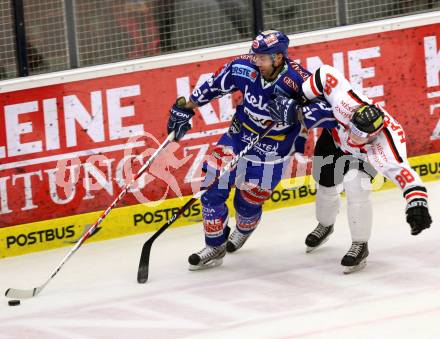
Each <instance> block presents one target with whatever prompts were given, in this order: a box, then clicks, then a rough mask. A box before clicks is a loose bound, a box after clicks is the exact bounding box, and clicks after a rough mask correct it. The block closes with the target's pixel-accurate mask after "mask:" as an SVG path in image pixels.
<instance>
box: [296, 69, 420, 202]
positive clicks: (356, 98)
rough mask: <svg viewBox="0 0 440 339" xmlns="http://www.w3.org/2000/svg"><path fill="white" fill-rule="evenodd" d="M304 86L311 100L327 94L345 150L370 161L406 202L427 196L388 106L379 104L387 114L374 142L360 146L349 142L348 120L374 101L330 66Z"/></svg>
mask: <svg viewBox="0 0 440 339" xmlns="http://www.w3.org/2000/svg"><path fill="white" fill-rule="evenodd" d="M302 89H303V92H304V95H305V96H306V97H307V98H308V99H313V98H315V97H317V96H324V98H325V99H326V101H327V102H328V103H329V104H330V105H331V106H332V109H333V114H334V116H335V118H336V120H337V121H338V122H339V125H338V127H336V128H333V129H332V130H331V132H332V136H333V140H334V141H335V144H336V145H337V146H338V147H339V148H340V149H341V150H342V151H343V152H344V153H347V154H351V155H353V156H354V157H356V158H358V159H361V160H363V161H366V162H369V163H370V164H371V165H372V166H373V167H374V168H375V169H376V170H377V171H378V172H379V173H380V174H382V175H383V176H384V177H386V178H388V179H390V180H391V181H393V182H394V183H395V184H396V185H397V186H398V187H400V188H401V189H402V190H403V195H404V197H405V198H406V200H407V202H410V201H411V200H413V199H416V198H425V199H426V198H427V194H426V188H425V186H424V184H423V182H422V181H421V179H420V177H419V175H418V174H417V173H416V172H415V171H414V170H413V169H412V168H411V166H410V165H409V163H408V159H407V155H406V138H405V132H404V130H403V128H402V126H401V125H400V124H399V123H398V122H397V121H396V120H395V119H394V118H393V117H392V116H391V115H390V114H389V113H388V112H386V111H385V109H383V108H382V107H380V106H378V107H379V108H380V109H381V110H382V111H384V113H385V117H384V128H383V129H382V130H381V132H380V133H379V134H378V135H377V136H376V137H375V138H374V139H373V140H372V141H371V142H369V143H367V144H363V145H360V146H359V145H355V144H353V143H351V142H350V139H349V134H350V133H349V128H348V123H349V122H350V120H351V118H352V116H353V114H354V112H355V110H356V109H358V108H359V107H361V106H363V105H366V104H368V105H370V104H372V103H373V102H372V100H371V99H369V98H368V97H366V96H364V95H362V94H360V93H356V92H355V91H354V90H353V88H352V86H351V85H350V83H349V82H348V80H347V79H345V78H344V76H343V75H342V74H341V72H339V71H338V70H337V69H336V68H334V67H331V66H329V65H323V66H322V67H321V68H319V69H318V70H317V71H316V72H315V73H314V74H313V75H312V76H311V77H310V78H309V79H307V80H306V81H305V82H304V83H303V85H302Z"/></svg>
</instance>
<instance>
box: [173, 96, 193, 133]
mask: <svg viewBox="0 0 440 339" xmlns="http://www.w3.org/2000/svg"><path fill="white" fill-rule="evenodd" d="M185 104H186V100H185V98H184V97H180V98H178V99H177V100H176V103H175V104H174V105H173V107H171V109H170V117H169V119H168V125H167V130H168V134H170V133H171V132H172V131H174V133H175V136H174V140H175V141H179V140H180V139H182V138H183V136H184V135H185V134H186V132H188V130H190V129H191V127H192V126H191V124H190V123H189V120H190V119H191V118H192V117H193V116H194V114H195V113H194V110H193V109H190V108H185Z"/></svg>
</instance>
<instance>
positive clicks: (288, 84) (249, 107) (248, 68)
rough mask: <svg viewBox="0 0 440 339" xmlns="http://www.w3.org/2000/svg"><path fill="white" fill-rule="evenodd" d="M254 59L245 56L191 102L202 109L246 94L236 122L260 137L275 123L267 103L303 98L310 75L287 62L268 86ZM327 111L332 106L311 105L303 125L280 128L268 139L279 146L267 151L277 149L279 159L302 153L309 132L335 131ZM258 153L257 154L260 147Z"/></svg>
mask: <svg viewBox="0 0 440 339" xmlns="http://www.w3.org/2000/svg"><path fill="white" fill-rule="evenodd" d="M251 59H252V55H242V56H240V57H237V58H236V59H234V60H233V61H231V62H229V63H227V64H226V65H224V66H223V67H222V68H221V69H219V70H218V71H217V72H216V73H215V74H214V75H213V76H212V77H211V78H210V79H208V80H207V81H206V82H204V83H203V84H202V85H200V86H199V87H198V88H196V89H195V90H194V91H193V93H192V95H191V97H190V100H191V101H192V102H194V103H195V104H197V105H198V106H203V105H204V104H207V103H208V102H209V101H211V100H213V99H215V98H219V97H221V96H223V95H226V94H229V93H232V92H235V91H240V92H241V93H242V94H243V102H242V103H241V104H240V105H238V106H237V108H236V112H235V115H234V121H236V122H238V123H239V124H240V126H241V127H242V128H244V129H246V130H247V131H250V132H252V133H254V134H257V133H261V132H263V131H264V130H265V129H266V127H267V125H268V124H269V123H270V122H271V121H272V120H271V117H270V114H269V111H268V110H267V103H268V101H269V100H271V98H273V97H274V96H279V95H281V96H286V97H290V98H294V99H297V100H299V99H300V98H301V97H302V95H303V93H302V88H301V86H302V83H303V82H304V81H305V80H307V78H308V77H309V76H310V73H309V72H308V71H307V70H305V69H304V68H303V67H302V66H300V65H299V64H297V63H295V62H293V61H290V60H289V61H287V62H285V64H284V67H283V69H282V70H281V72H280V73H279V74H278V76H277V77H276V79H274V80H273V81H270V82H269V81H266V80H264V79H263V77H262V76H261V74H260V71H259V69H258V67H257V66H256V65H254V64H253V63H252V62H251ZM327 108H329V106H328V104H327V103H326V102H325V101H323V102H317V103H312V104H310V105H308V108H307V110H308V111H307V112H306V113H307V114H305V115H304V123H303V125H301V124H300V123H298V124H295V125H293V126H292V125H290V126H289V125H285V124H281V123H280V124H277V125H276V126H275V128H274V129H273V130H272V131H271V132H270V133H269V134H268V136H267V137H266V139H267V140H268V141H270V140H271V139H272V140H276V141H277V142H276V143H275V144H276V145H274V146H273V147H267V148H268V149H271V150H273V149H276V153H277V154H276V155H279V156H288V155H290V154H292V153H293V152H301V153H302V152H303V151H304V144H305V141H306V138H307V130H308V129H310V128H315V127H334V126H333V125H334V124H335V122H334V118H333V117H332V116H331V110H327ZM233 125H234V124H233ZM231 127H234V126H231ZM244 138H245V137H243V138H241V139H242V140H241V141H242V142H243V143H247V141H249V140H245V139H244ZM242 142H240V143H239V144H241V145H238V144H237V146H238V151H239V150H240V148H241V147H242V145H243V143H242ZM263 148H264V147H263ZM255 150H257V151H258V147H256V148H255ZM252 153H253V151H251V154H252ZM257 153H258V152H257ZM260 153H261V152H260ZM272 153H273V152H272ZM260 155H263V154H260Z"/></svg>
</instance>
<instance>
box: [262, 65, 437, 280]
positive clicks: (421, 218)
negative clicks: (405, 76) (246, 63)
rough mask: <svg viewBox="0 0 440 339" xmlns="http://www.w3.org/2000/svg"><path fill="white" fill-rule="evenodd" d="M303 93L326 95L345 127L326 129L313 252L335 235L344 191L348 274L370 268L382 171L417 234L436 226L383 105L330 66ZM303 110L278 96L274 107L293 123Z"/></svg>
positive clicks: (317, 161) (310, 241) (318, 153)
mask: <svg viewBox="0 0 440 339" xmlns="http://www.w3.org/2000/svg"><path fill="white" fill-rule="evenodd" d="M302 89H303V92H304V95H305V97H306V99H308V100H311V99H313V98H316V97H324V98H325V100H326V101H327V102H328V103H329V104H330V105H331V106H332V109H333V114H334V116H335V118H336V120H337V121H338V123H339V124H338V126H337V127H336V128H332V129H324V130H323V133H322V134H321V136H320V137H319V139H318V141H317V144H316V147H315V152H314V159H313V177H314V179H315V181H316V182H317V188H318V191H317V196H316V218H317V220H318V222H319V224H318V226H317V227H316V228H315V230H314V231H313V232H311V233H310V234H309V235H308V236H307V238H306V245H307V252H311V251H313V250H314V249H316V248H317V247H319V246H320V245H322V244H323V243H324V242H325V241H327V240H328V237H329V236H330V234H331V233H332V232H333V225H334V223H335V220H336V215H337V214H338V211H339V204H340V201H339V199H340V197H339V193H340V192H341V191H342V188H343V189H344V190H345V193H346V196H347V214H348V223H349V226H350V232H351V237H352V245H351V247H350V249H349V251H348V252H347V254H346V255H345V256H344V257H343V258H342V261H341V264H342V265H343V266H344V268H345V270H344V273H350V272H353V271H356V270H359V269H361V268H363V267H365V265H366V258H367V256H368V254H369V253H368V240H369V238H370V234H371V227H372V204H371V201H370V197H369V195H370V191H371V179H372V178H373V177H374V176H375V174H376V171H377V172H379V173H381V174H382V175H383V176H385V177H386V178H388V179H390V180H392V181H393V182H394V183H395V184H396V185H397V186H398V187H400V188H401V189H402V191H403V196H404V198H405V199H406V203H407V204H406V220H407V222H408V223H409V224H410V226H411V234H413V235H417V234H419V233H420V232H421V231H422V230H423V229H425V228H429V227H430V225H431V223H432V220H431V216H430V214H429V210H428V195H427V191H426V188H425V186H424V184H423V182H422V181H421V179H420V177H419V176H418V174H417V173H416V172H415V171H414V170H413V169H412V168H411V166H410V165H409V163H408V161H407V157H406V138H405V133H404V130H403V128H402V126H401V125H400V124H399V123H398V122H397V121H396V120H395V119H394V118H393V117H392V116H391V115H390V114H389V113H388V112H386V111H385V110H384V109H383V108H382V107H380V106H379V105H374V104H373V102H372V100H371V99H369V98H368V97H366V96H364V95H362V94H360V93H357V92H356V91H354V90H353V89H352V86H351V85H350V83H349V82H348V80H346V79H345V78H344V77H343V75H342V74H341V73H340V72H339V71H338V70H337V69H335V68H333V67H331V66H328V65H324V66H322V67H320V68H319V69H318V70H317V71H316V72H315V73H314V74H313V75H312V76H311V77H309V78H308V79H307V80H306V81H305V82H304V83H303V85H302ZM305 102H307V100H305ZM304 105H306V104H304ZM298 110H301V106H300V105H299V104H298V102H297V101H296V100H295V99H286V98H282V97H277V98H276V99H275V100H274V101H273V102H272V103H270V104H269V111H270V113H271V116H272V118H273V119H274V120H276V121H283V122H287V123H288V122H289V120H290V119H291V118H290V117H291V116H293V115H296V114H297V112H298Z"/></svg>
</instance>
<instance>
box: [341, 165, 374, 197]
mask: <svg viewBox="0 0 440 339" xmlns="http://www.w3.org/2000/svg"><path fill="white" fill-rule="evenodd" d="M344 190H345V194H346V196H347V204H353V203H362V202H366V201H369V200H370V192H371V177H370V176H369V175H368V174H367V173H365V172H363V171H360V170H357V169H352V170H350V171H348V172H347V174H346V175H345V177H344Z"/></svg>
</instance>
